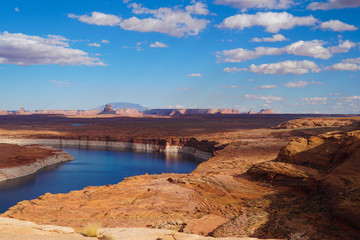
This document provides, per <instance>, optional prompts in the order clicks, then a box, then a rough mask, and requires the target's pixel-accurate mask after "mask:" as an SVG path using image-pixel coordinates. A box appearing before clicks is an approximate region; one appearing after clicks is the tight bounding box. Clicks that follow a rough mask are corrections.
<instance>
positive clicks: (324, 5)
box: [307, 0, 360, 10]
mask: <svg viewBox="0 0 360 240" xmlns="http://www.w3.org/2000/svg"><path fill="white" fill-rule="evenodd" d="M359 6H360V2H359V0H327V1H326V2H323V1H322V2H313V3H311V4H309V6H308V7H307V9H311V10H330V9H342V8H357V7H359Z"/></svg>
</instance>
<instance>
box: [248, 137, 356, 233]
mask: <svg viewBox="0 0 360 240" xmlns="http://www.w3.org/2000/svg"><path fill="white" fill-rule="evenodd" d="M248 173H249V174H251V175H253V176H255V177H257V179H267V180H268V181H272V182H276V183H277V184H281V185H286V186H292V187H297V188H301V189H303V190H306V191H308V192H309V191H310V192H313V193H316V195H318V196H324V197H325V198H324V199H326V201H330V203H329V211H330V213H331V215H332V216H333V217H335V218H337V219H338V220H340V221H341V222H344V223H347V224H348V225H351V226H353V227H355V228H358V229H360V131H359V130H355V131H349V132H330V133H326V134H322V135H319V136H313V137H309V138H295V139H293V140H291V141H290V143H289V144H288V145H286V146H285V147H284V148H282V149H281V151H280V152H279V155H278V157H277V161H270V162H265V163H261V164H257V165H254V166H253V167H252V168H251V169H250V170H249V171H248Z"/></svg>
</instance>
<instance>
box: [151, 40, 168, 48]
mask: <svg viewBox="0 0 360 240" xmlns="http://www.w3.org/2000/svg"><path fill="white" fill-rule="evenodd" d="M150 47H152V48H167V47H169V46H168V45H166V44H165V43H162V42H157V41H156V42H154V43H152V44H150Z"/></svg>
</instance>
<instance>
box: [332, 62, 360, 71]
mask: <svg viewBox="0 0 360 240" xmlns="http://www.w3.org/2000/svg"><path fill="white" fill-rule="evenodd" d="M325 69H326V70H330V71H360V65H359V64H355V63H336V64H334V65H332V66H330V67H326V68H325Z"/></svg>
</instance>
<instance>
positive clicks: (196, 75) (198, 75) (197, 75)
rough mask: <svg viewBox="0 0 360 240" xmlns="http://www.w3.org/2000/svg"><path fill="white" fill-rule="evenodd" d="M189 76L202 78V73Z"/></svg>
mask: <svg viewBox="0 0 360 240" xmlns="http://www.w3.org/2000/svg"><path fill="white" fill-rule="evenodd" d="M188 76H189V77H202V75H201V73H191V74H189V75H188Z"/></svg>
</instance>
